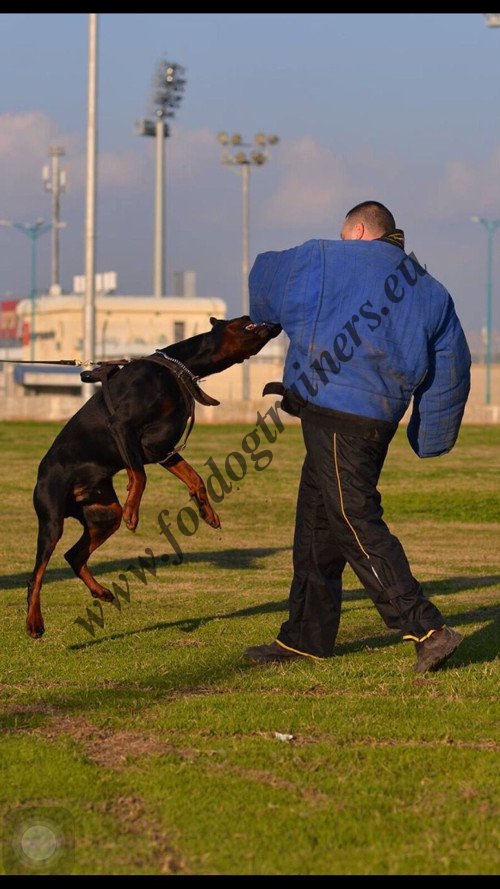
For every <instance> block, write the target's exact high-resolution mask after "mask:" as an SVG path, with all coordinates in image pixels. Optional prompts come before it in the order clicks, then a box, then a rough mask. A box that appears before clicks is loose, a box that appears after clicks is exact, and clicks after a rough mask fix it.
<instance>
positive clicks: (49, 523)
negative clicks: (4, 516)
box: [26, 478, 64, 639]
mask: <svg viewBox="0 0 500 889" xmlns="http://www.w3.org/2000/svg"><path fill="white" fill-rule="evenodd" d="M33 503H34V506H35V510H36V514H37V516H38V543H37V550H36V559H35V566H34V568H33V572H32V574H31V577H30V579H29V581H28V594H27V604H28V614H27V616H26V632H27V633H28V635H29V636H32V637H33V639H39V638H40V636H43V633H44V630H45V628H44V624H43V617H42V608H41V603H40V592H41V589H42V583H43V578H44V574H45V570H46V568H47V565H48V563H49V560H50V557H51V555H52V553H53V552H54V549H55V548H56V545H57V542H58V540H59V539H60V537H61V535H62V531H63V524H64V508H63V504H62V502H61V503H60V502H58V501H56V502H53V501H52V500H51V498H50V494H49V484H48V483H47V480H46V479H44V478H39V480H38V482H37V485H36V488H35V492H34V495H33Z"/></svg>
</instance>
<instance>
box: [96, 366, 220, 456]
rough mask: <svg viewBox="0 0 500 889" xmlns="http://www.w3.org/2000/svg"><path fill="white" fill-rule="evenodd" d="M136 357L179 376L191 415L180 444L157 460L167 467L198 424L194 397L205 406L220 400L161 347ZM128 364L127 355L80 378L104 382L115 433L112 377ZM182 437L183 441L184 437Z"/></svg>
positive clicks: (119, 447)
mask: <svg viewBox="0 0 500 889" xmlns="http://www.w3.org/2000/svg"><path fill="white" fill-rule="evenodd" d="M136 360H141V361H151V362H153V363H154V364H158V365H160V367H163V368H164V369H165V370H168V371H170V373H172V374H173V376H174V377H175V379H176V382H177V384H178V386H179V389H180V391H181V395H182V398H183V400H184V403H185V405H186V408H187V410H188V412H189V417H188V419H187V422H186V425H185V427H184V431H183V433H182V436H181V439H180V442H179V444H177V445H176V447H175V448H173V450H171V451H170V452H169V453H168V454H167V456H166V457H164V458H163V460H158V461H157V463H159V465H160V466H165V465H166V464H167V463H168V462H169V461H170V460H171V459H172V457H173V456H174V454H177V453H179V451H182V450H184V448H185V447H186V445H187V441H188V438H189V436H190V435H191V432H192V430H193V427H194V423H195V400H196V401H199V402H200V403H201V404H205V405H217V404H220V402H219V401H217V400H216V399H215V398H212V397H211V396H210V395H208V394H207V393H206V392H204V391H203V390H202V389H201V387H200V386H199V385H198V377H195V376H194V374H192V373H191V371H190V370H189V369H188V368H187V367H186V366H185V365H184V364H182V363H181V362H180V361H178V360H177V359H176V358H171V357H170V356H169V355H165V353H164V352H162V351H161V350H158V351H157V354H155V355H148V356H145V357H144V358H141V359H136ZM126 364H130V361H129V360H128V359H127V358H120V359H117V360H116V361H107V362H102V363H101V364H100V365H99V366H98V367H96V368H93V370H86V371H83V372H82V373H81V374H80V379H81V380H82V382H84V383H101V385H102V394H103V398H104V404H105V406H106V410H107V412H108V424H109V428H110V431H111V433H112V434H113V436H114V432H113V420H114V417H115V415H116V414H115V407H114V404H113V400H112V398H111V393H110V391H109V380H110V378H111V377H113V376H114V375H115V374H116V373H118V371H119V370H120V368H121V367H122V366H124V365H126ZM183 437H184V440H182V438H183ZM114 438H115V441H116V444H117V447H118V450H119V452H120V456H121V457H122V460H123V461H124V463H125V465H126V466H127V465H130V462H131V461H130V457H129V455H128V454H127V452H126V449H125V448H124V446H123V445H122V442H121V441H120V440H119V439H118V438H117V437H116V436H114Z"/></svg>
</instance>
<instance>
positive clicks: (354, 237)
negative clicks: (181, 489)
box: [245, 201, 470, 672]
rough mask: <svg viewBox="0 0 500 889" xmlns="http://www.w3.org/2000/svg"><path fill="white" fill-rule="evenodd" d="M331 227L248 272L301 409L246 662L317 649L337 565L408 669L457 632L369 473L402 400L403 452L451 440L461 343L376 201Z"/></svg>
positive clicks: (436, 293)
mask: <svg viewBox="0 0 500 889" xmlns="http://www.w3.org/2000/svg"><path fill="white" fill-rule="evenodd" d="M340 237H341V240H339V241H326V240H325V241H323V240H312V241H307V242H306V243H305V244H302V245H301V246H300V247H294V248H292V249H290V250H284V251H281V252H272V253H263V254H261V255H260V256H258V257H257V259H256V261H255V264H254V266H253V268H252V271H251V273H250V316H251V318H252V321H254V322H261V321H267V322H269V323H273V324H281V326H282V327H283V329H284V330H285V332H286V333H287V335H288V337H289V339H290V347H289V350H288V354H287V359H286V363H285V370H284V379H283V387H282V392H283V394H284V398H283V407H284V409H285V410H289V412H290V413H295V414H298V415H300V418H301V423H302V430H303V435H304V441H305V446H306V457H305V461H304V466H303V469H302V476H301V481H300V487H299V495H298V502H297V515H296V525H295V536H294V548H293V568H294V573H293V580H292V584H291V589H290V602H289V605H290V612H289V617H288V620H286V621H285V623H284V624H283V625H282V627H281V629H280V632H279V634H278V637H277V639H276V640H275V641H274V642H272V643H270V644H265V645H257V646H254V647H252V648H249V649H247V651H246V652H245V657H246V659H247V660H248V661H250V662H251V663H254V664H261V663H268V662H284V661H288V660H291V659H297V658H300V657H312V658H327V657H330V656H331V655H332V654H333V649H334V645H335V638H336V635H337V631H338V626H339V620H340V609H341V600H342V572H343V570H344V567H345V565H346V563H349V565H350V566H351V567H352V569H353V570H354V571H355V573H356V575H357V576H358V578H359V580H360V582H361V583H362V584H363V586H364V588H365V590H366V592H367V593H368V595H369V596H370V597H371V599H372V601H373V603H374V605H375V607H376V608H377V610H378V612H379V614H380V616H381V617H382V619H383V620H384V621H385V623H386V625H387V626H388V627H391V628H393V629H397V630H399V631H400V632H401V634H402V637H403V639H406V640H412V641H413V642H414V643H415V645H416V651H417V662H416V665H415V669H416V671H417V672H426V671H428V670H436V669H438V668H439V667H440V666H441V665H442V664H443V663H444V662H445V661H446V660H447V659H448V658H449V657H450V655H451V654H453V652H454V651H455V649H456V648H457V647H458V645H459V644H460V642H461V641H462V636H461V635H460V634H459V633H457V632H455V631H454V630H452V629H450V628H449V627H447V626H446V625H445V621H444V619H443V617H442V615H441V613H440V612H439V610H438V609H437V608H436V606H435V605H433V604H432V603H431V602H430V601H429V600H428V599H427V598H426V597H425V596H424V594H423V591H422V588H421V586H420V584H419V582H418V581H417V580H416V579H415V578H414V577H413V575H412V573H411V570H410V566H409V564H408V560H407V558H406V555H405V552H404V550H403V547H402V545H401V543H400V542H399V540H398V539H397V538H396V537H395V536H394V535H393V534H391V533H390V531H389V529H388V527H387V525H386V524H385V522H384V521H383V520H382V513H383V510H382V506H381V500H380V495H379V493H378V491H377V483H378V479H379V476H380V472H381V470H382V466H383V463H384V460H385V457H386V454H387V449H388V446H389V443H390V441H391V439H392V438H393V436H394V434H395V432H396V429H397V426H398V423H399V421H400V420H401V418H402V416H403V414H404V413H405V411H406V409H407V407H408V405H409V403H410V401H411V399H412V397H413V410H412V414H411V419H410V422H409V425H408V430H407V434H408V439H409V441H410V444H411V447H412V448H413V450H414V451H415V452H416V454H418V456H420V457H433V456H437V455H439V454H444V453H446V452H447V451H449V450H451V448H452V447H453V445H454V444H455V441H456V438H457V435H458V431H459V428H460V423H461V420H462V415H463V411H464V407H465V403H466V401H467V396H468V393H469V387H470V353H469V349H468V346H467V342H466V340H465V336H464V333H463V330H462V327H461V325H460V322H459V320H458V318H457V315H456V313H455V308H454V305H453V300H452V299H451V297H450V295H449V293H448V292H447V291H446V289H445V288H444V287H443V286H442V285H441V284H440V283H439V282H438V281H436V280H435V278H433V277H432V276H431V275H430V274H429V273H428V272H427V271H426V269H424V268H422V266H421V265H420V264H419V262H418V261H417V259H416V257H415V256H414V255H413V254H410V255H407V254H406V253H405V250H404V234H403V232H402V231H401V229H396V224H395V221H394V217H393V216H392V214H391V213H390V212H389V210H388V209H387V208H386V207H384V205H383V204H380V203H378V202H377V201H365V202H364V203H362V204H358V205H357V206H356V207H354V208H353V209H352V210H350V211H349V213H348V214H347V216H346V219H345V222H344V225H343V228H342V232H341V235H340Z"/></svg>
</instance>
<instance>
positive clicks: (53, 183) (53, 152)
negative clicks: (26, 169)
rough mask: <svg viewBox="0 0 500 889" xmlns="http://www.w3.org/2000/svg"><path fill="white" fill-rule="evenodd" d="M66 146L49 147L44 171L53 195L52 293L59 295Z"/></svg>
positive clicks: (47, 184) (48, 187)
mask: <svg viewBox="0 0 500 889" xmlns="http://www.w3.org/2000/svg"><path fill="white" fill-rule="evenodd" d="M64 153H65V152H64V148H62V147H61V146H60V145H51V147H50V148H49V156H50V166H49V165H48V164H47V165H46V166H45V167H44V168H43V171H42V178H43V184H44V186H45V191H48V192H49V193H50V194H51V195H52V245H51V275H50V278H51V280H50V294H51V295H52V296H59V294H60V293H61V285H60V281H59V231H60V229H61V228H64V227H65V226H66V223H65V222H61V221H60V218H61V217H60V210H61V201H60V198H61V194H64V192H65V191H66V170H64V169H61V168H60V166H59V158H61V157H64Z"/></svg>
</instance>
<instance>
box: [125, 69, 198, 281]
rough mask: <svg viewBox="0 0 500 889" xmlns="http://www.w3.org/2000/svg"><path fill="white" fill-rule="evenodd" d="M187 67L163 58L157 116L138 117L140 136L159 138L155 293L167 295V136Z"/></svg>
mask: <svg viewBox="0 0 500 889" xmlns="http://www.w3.org/2000/svg"><path fill="white" fill-rule="evenodd" d="M184 74H185V68H184V67H183V66H182V65H177V64H175V62H167V61H165V60H162V61H161V62H159V64H158V65H157V68H156V74H155V84H154V90H153V102H154V105H155V111H154V118H155V119H154V120H145V119H142V120H138V121H137V123H136V127H135V133H136V135H137V136H154V137H155V139H156V152H155V155H156V163H155V233H154V249H153V293H154V295H155V296H165V149H164V140H165V139H166V138H168V136H170V128H169V126H168V124H167V122H166V118H167V117H174V114H175V109H176V108H178V107H179V105H180V104H181V101H182V94H183V92H184V88H185V86H186V80H185V77H184Z"/></svg>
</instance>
